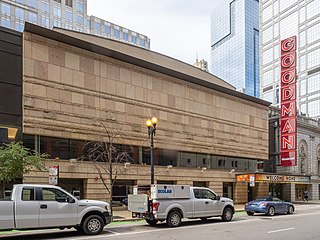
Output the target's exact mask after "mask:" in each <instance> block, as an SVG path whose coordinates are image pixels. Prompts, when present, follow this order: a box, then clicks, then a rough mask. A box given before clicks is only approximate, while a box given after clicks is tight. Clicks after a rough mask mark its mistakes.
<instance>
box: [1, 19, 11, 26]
mask: <svg viewBox="0 0 320 240" xmlns="http://www.w3.org/2000/svg"><path fill="white" fill-rule="evenodd" d="M1 26H3V27H7V28H10V19H7V18H3V17H1Z"/></svg>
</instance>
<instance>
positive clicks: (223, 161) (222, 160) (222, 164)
mask: <svg viewBox="0 0 320 240" xmlns="http://www.w3.org/2000/svg"><path fill="white" fill-rule="evenodd" d="M225 165H226V160H224V159H219V161H218V166H219V167H225Z"/></svg>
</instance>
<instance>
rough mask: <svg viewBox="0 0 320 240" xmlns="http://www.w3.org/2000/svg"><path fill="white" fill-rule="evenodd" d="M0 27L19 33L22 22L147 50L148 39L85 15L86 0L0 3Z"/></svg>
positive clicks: (35, 0) (22, 27)
mask: <svg viewBox="0 0 320 240" xmlns="http://www.w3.org/2000/svg"><path fill="white" fill-rule="evenodd" d="M0 7H1V12H0V18H1V20H0V26H3V27H7V28H11V29H14V30H16V31H20V32H22V31H23V29H24V22H25V21H27V22H30V23H33V24H37V25H40V26H42V27H46V28H50V29H51V28H53V27H58V28H65V29H69V30H74V31H79V32H84V33H91V34H95V35H99V36H102V37H106V38H110V39H114V40H117V41H122V42H126V43H129V44H133V45H135V46H139V47H142V48H146V49H150V39H149V38H148V37H147V36H145V35H142V34H140V33H137V32H134V31H132V30H129V29H126V28H124V27H121V26H118V25H116V24H114V23H111V22H108V21H106V20H103V19H100V18H97V17H94V16H88V15H87V0H42V1H38V0H6V1H4V0H0Z"/></svg>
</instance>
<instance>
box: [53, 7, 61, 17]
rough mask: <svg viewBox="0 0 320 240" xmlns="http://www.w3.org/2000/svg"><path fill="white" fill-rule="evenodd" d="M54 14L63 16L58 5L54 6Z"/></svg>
mask: <svg viewBox="0 0 320 240" xmlns="http://www.w3.org/2000/svg"><path fill="white" fill-rule="evenodd" d="M53 14H54V15H55V16H56V17H59V18H61V9H60V8H58V7H54V8H53Z"/></svg>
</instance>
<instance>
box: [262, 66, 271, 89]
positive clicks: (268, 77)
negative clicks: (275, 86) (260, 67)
mask: <svg viewBox="0 0 320 240" xmlns="http://www.w3.org/2000/svg"><path fill="white" fill-rule="evenodd" d="M272 83H273V71H272V70H270V71H268V72H265V73H263V75H262V86H263V87H266V86H268V85H270V84H272Z"/></svg>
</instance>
